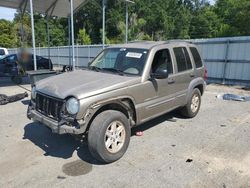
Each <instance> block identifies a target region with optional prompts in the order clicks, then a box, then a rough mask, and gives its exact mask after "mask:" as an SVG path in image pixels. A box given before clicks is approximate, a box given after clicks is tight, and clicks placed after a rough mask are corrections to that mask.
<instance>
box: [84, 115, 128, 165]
mask: <svg viewBox="0 0 250 188" xmlns="http://www.w3.org/2000/svg"><path fill="white" fill-rule="evenodd" d="M130 135H131V129H130V125H129V121H128V118H127V117H126V116H125V115H124V114H123V113H122V112H119V111H115V110H107V111H104V112H101V113H100V114H98V115H97V116H96V117H95V119H94V120H93V122H92V124H91V126H90V128H89V133H88V146H89V151H90V153H91V154H92V156H93V157H95V158H96V159H97V160H99V161H101V162H104V163H111V162H114V161H116V160H118V159H120V158H121V157H122V156H123V155H124V153H125V152H126V150H127V148H128V145H129V141H130Z"/></svg>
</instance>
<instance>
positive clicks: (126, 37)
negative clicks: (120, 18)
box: [125, 2, 128, 43]
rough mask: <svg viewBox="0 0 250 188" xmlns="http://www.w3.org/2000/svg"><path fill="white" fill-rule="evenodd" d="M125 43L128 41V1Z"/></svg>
mask: <svg viewBox="0 0 250 188" xmlns="http://www.w3.org/2000/svg"><path fill="white" fill-rule="evenodd" d="M125 43H128V3H127V2H126V34H125Z"/></svg>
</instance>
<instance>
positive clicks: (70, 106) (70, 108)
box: [66, 98, 80, 115]
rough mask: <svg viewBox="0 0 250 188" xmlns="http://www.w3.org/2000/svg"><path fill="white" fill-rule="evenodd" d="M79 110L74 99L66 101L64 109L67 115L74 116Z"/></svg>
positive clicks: (77, 102) (77, 103)
mask: <svg viewBox="0 0 250 188" xmlns="http://www.w3.org/2000/svg"><path fill="white" fill-rule="evenodd" d="M79 108H80V105H79V101H78V100H77V99H76V98H70V99H69V100H67V102H66V109H67V112H68V113H70V114H71V115H74V114H76V113H77V112H79Z"/></svg>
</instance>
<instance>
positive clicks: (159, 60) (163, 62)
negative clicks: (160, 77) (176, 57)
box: [151, 49, 173, 74]
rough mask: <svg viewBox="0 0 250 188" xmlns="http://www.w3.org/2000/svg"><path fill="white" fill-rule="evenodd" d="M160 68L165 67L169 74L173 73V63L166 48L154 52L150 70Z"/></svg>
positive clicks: (154, 70)
mask: <svg viewBox="0 0 250 188" xmlns="http://www.w3.org/2000/svg"><path fill="white" fill-rule="evenodd" d="M160 69H163V70H166V69H167V71H168V73H169V74H171V73H173V65H172V61H171V56H170V53H169V50H168V49H164V50H159V51H157V52H156V53H155V56H154V60H153V64H152V70H151V71H152V72H153V73H155V72H156V71H157V70H160Z"/></svg>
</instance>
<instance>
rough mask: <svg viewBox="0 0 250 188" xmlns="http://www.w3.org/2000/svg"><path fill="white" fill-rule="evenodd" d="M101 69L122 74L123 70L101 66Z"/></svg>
mask: <svg viewBox="0 0 250 188" xmlns="http://www.w3.org/2000/svg"><path fill="white" fill-rule="evenodd" d="M102 70H106V71H110V72H115V73H118V74H119V75H121V76H123V75H124V72H123V71H121V70H119V69H114V68H102Z"/></svg>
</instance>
